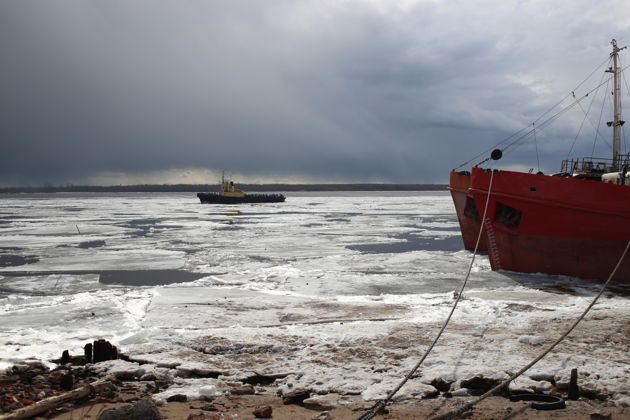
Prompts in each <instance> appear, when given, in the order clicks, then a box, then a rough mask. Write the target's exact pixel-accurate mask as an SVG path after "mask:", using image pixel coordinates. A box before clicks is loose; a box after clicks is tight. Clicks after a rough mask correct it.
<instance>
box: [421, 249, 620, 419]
mask: <svg viewBox="0 0 630 420" xmlns="http://www.w3.org/2000/svg"><path fill="white" fill-rule="evenodd" d="M629 248H630V241H628V243H627V244H626V248H625V249H624V251H623V253H622V254H621V257H620V258H619V261H617V265H615V268H614V269H613V271H612V273H610V276H608V279H607V280H606V282H605V283H604V285H603V286H602V287H601V289H600V290H599V293H597V295H596V296H595V298H594V299H593V301H592V302H591V303H590V305H588V306H587V307H586V309H585V310H584V312H582V315H580V316H579V317H578V319H577V320H575V322H574V323H573V325H571V326H570V327H569V329H568V330H567V331H566V332H565V333H564V334H562V336H560V338H558V339H557V340H556V341H555V342H554V343H553V344H552V345H550V346H549V347H548V348H547V349H546V350H545V351H543V352H542V353H541V354H540V355H539V356H538V357H536V358H535V359H534V360H532V361H531V362H530V363H529V364H528V365H526V366H525V367H523V368H522V369H521V370H519V371H518V372H516V373H515V374H514V375H512V376H510V377H509V378H508V379H506V380H505V381H503V382H501V383H500V384H499V385H497V386H495V387H494V388H492V389H491V390H490V391H488V392H486V393H485V394H483V395H481V396H480V397H479V398H477V399H476V400H474V401H471V402H469V403H467V404H464V405H463V406H462V407H460V408H458V409H456V410H452V411H449V412H448V413H445V414H441V415H438V416H434V417H431V418H430V419H429V420H447V419H451V418H453V417H455V416H458V415H460V414H462V413H464V412H465V411H468V410H470V409H471V408H473V407H474V406H475V405H477V404H479V403H480V402H481V401H483V400H485V399H486V398H488V397H489V396H491V395H492V394H494V393H495V392H497V391H499V390H501V389H503V388H504V387H506V386H507V385H508V384H509V383H510V382H512V381H513V380H514V379H516V378H518V377H519V376H521V375H522V374H523V373H525V372H526V371H527V370H529V369H530V368H531V367H532V366H534V365H535V364H536V363H538V362H539V361H540V359H542V358H543V357H545V356H546V355H547V354H549V353H550V352H551V351H552V350H553V349H554V348H555V347H556V346H557V345H558V344H560V342H562V340H564V339H565V338H566V337H567V336H568V335H569V334H570V333H571V332H572V331H573V329H575V327H576V326H577V325H578V324H579V323H580V322H581V321H582V320H583V319H584V317H585V316H586V314H587V313H588V312H589V311H590V310H591V308H592V307H593V306H594V305H595V303H597V300H598V299H599V298H600V296H601V295H602V293H604V290H606V287H608V284H609V283H610V281H611V280H612V278H613V277H614V276H615V273H617V270H618V269H619V266H620V265H621V263H622V262H623V260H624V258H625V257H626V254H627V253H628V249H629Z"/></svg>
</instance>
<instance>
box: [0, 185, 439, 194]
mask: <svg viewBox="0 0 630 420" xmlns="http://www.w3.org/2000/svg"><path fill="white" fill-rule="evenodd" d="M238 187H239V188H240V189H242V190H243V191H246V192H250V191H252V192H257V191H277V192H298V191H305V192H308V191H446V190H447V185H446V184H238ZM218 190H219V185H218V184H202V185H197V184H176V185H111V186H96V185H68V186H44V187H6V188H0V194H15V193H56V192H207V191H218Z"/></svg>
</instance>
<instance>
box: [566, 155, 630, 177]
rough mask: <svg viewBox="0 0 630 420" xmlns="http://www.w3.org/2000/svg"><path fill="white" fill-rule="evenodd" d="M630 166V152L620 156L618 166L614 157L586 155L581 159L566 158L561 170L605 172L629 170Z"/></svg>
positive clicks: (570, 172)
mask: <svg viewBox="0 0 630 420" xmlns="http://www.w3.org/2000/svg"><path fill="white" fill-rule="evenodd" d="M629 168H630V153H628V154H626V155H622V156H620V159H619V164H618V166H617V165H615V163H614V161H613V159H607V158H596V157H585V158H579V159H565V160H563V161H562V167H561V169H560V170H561V172H562V173H566V174H592V175H596V174H600V175H601V174H604V173H607V172H615V171H622V170H624V169H626V170H628V169H629Z"/></svg>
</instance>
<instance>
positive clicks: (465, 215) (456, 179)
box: [448, 171, 486, 251]
mask: <svg viewBox="0 0 630 420" xmlns="http://www.w3.org/2000/svg"><path fill="white" fill-rule="evenodd" d="M470 178H471V175H470V172H455V171H452V172H451V177H450V180H449V185H448V189H449V190H450V191H451V197H453V204H454V205H455V212H456V213H457V220H458V221H459V228H460V231H461V233H462V239H463V240H464V248H466V249H467V250H470V251H474V250H475V245H476V243H477V237H478V236H479V230H480V229H481V215H480V214H479V212H478V211H477V207H476V205H475V200H474V198H473V196H472V195H470V194H469V193H468V189H469V188H470ZM477 250H478V251H485V250H486V237H485V235H484V236H482V237H481V238H480V240H479V246H478V248H477Z"/></svg>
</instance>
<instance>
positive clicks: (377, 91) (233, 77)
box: [0, 1, 630, 185]
mask: <svg viewBox="0 0 630 420" xmlns="http://www.w3.org/2000/svg"><path fill="white" fill-rule="evenodd" d="M504 3H506V2H500V1H496V2H494V1H482V2H457V1H453V2H439V1H419V2H401V3H400V5H393V2H389V1H383V2H378V1H297V2H296V1H269V2H267V1H266V2H259V1H225V2H221V1H218V2H205V1H188V2H179V1H172V2H149V1H134V2H127V1H107V2H96V1H94V2H85V1H76V2H75V1H57V2H23V1H5V2H2V3H0V51H1V52H2V63H3V65H2V70H1V72H0V112H1V114H2V121H1V122H0V138H1V139H2V153H1V155H0V156H1V157H0V184H2V185H23V184H28V183H31V184H41V183H44V182H51V183H62V182H74V183H81V182H82V180H85V179H94V177H95V176H97V175H98V174H99V173H106V172H118V173H129V174H134V173H136V174H141V173H155V172H159V171H160V170H168V169H173V168H175V169H177V168H182V169H186V168H210V169H217V170H220V169H229V170H232V171H235V172H239V173H242V174H246V175H247V174H249V175H251V176H258V175H266V176H269V177H273V176H277V177H289V176H301V179H308V178H309V177H311V178H312V179H330V180H335V179H337V180H342V181H347V180H349V181H374V180H381V181H391V182H414V183H415V182H444V181H445V180H446V177H447V173H448V170H449V169H450V168H452V167H454V166H456V165H457V164H458V163H460V162H462V161H464V160H466V159H467V158H468V157H470V156H471V155H474V154H476V153H477V152H478V151H480V150H483V149H484V148H485V147H487V146H488V145H490V144H492V143H494V142H495V141H497V140H499V139H501V138H503V137H504V136H506V135H507V134H508V133H510V132H512V131H514V130H516V129H519V128H521V127H522V126H524V125H525V124H527V123H529V122H531V121H532V120H533V119H534V118H535V117H536V116H537V115H538V114H539V113H540V112H541V111H542V110H543V109H545V108H546V107H547V106H549V104H551V103H553V102H554V101H556V100H557V99H558V98H560V97H561V96H562V95H563V94H564V93H566V92H568V91H570V89H571V88H573V86H574V85H575V83H576V82H577V81H579V80H581V79H580V78H581V77H583V76H584V75H585V74H587V73H588V72H589V71H590V70H592V68H593V67H594V66H595V65H596V64H598V63H599V62H600V61H601V60H600V59H601V58H602V57H603V58H605V57H606V54H607V53H608V42H609V41H610V38H612V37H614V36H617V37H620V38H622V40H623V37H624V36H625V34H626V32H627V29H628V27H629V26H630V25H629V22H628V19H627V18H626V19H625V21H621V22H618V23H617V24H613V23H611V22H607V21H604V20H603V19H602V18H601V16H602V13H601V9H608V10H613V9H614V10H617V11H618V12H620V14H621V15H622V16H623V15H624V14H623V13H621V10H623V9H628V6H626V5H625V3H624V2H615V1H609V2H602V3H600V4H598V5H596V6H597V9H594V5H591V3H589V2H580V1H577V2H568V1H567V2H520V3H518V4H516V5H506V4H504ZM625 15H628V14H627V13H625ZM611 31H612V32H611ZM563 57H568V61H563ZM567 69H568V72H566V71H567ZM556 84H558V85H559V86H556ZM561 134H564V135H566V133H564V132H563V129H562V128H560V129H557V130H556V132H555V134H553V135H550V136H548V137H547V138H545V137H544V136H542V135H541V138H540V140H541V142H544V141H551V140H553V138H552V137H554V136H559V135H561ZM541 147H542V145H541ZM524 150H526V149H524Z"/></svg>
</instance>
